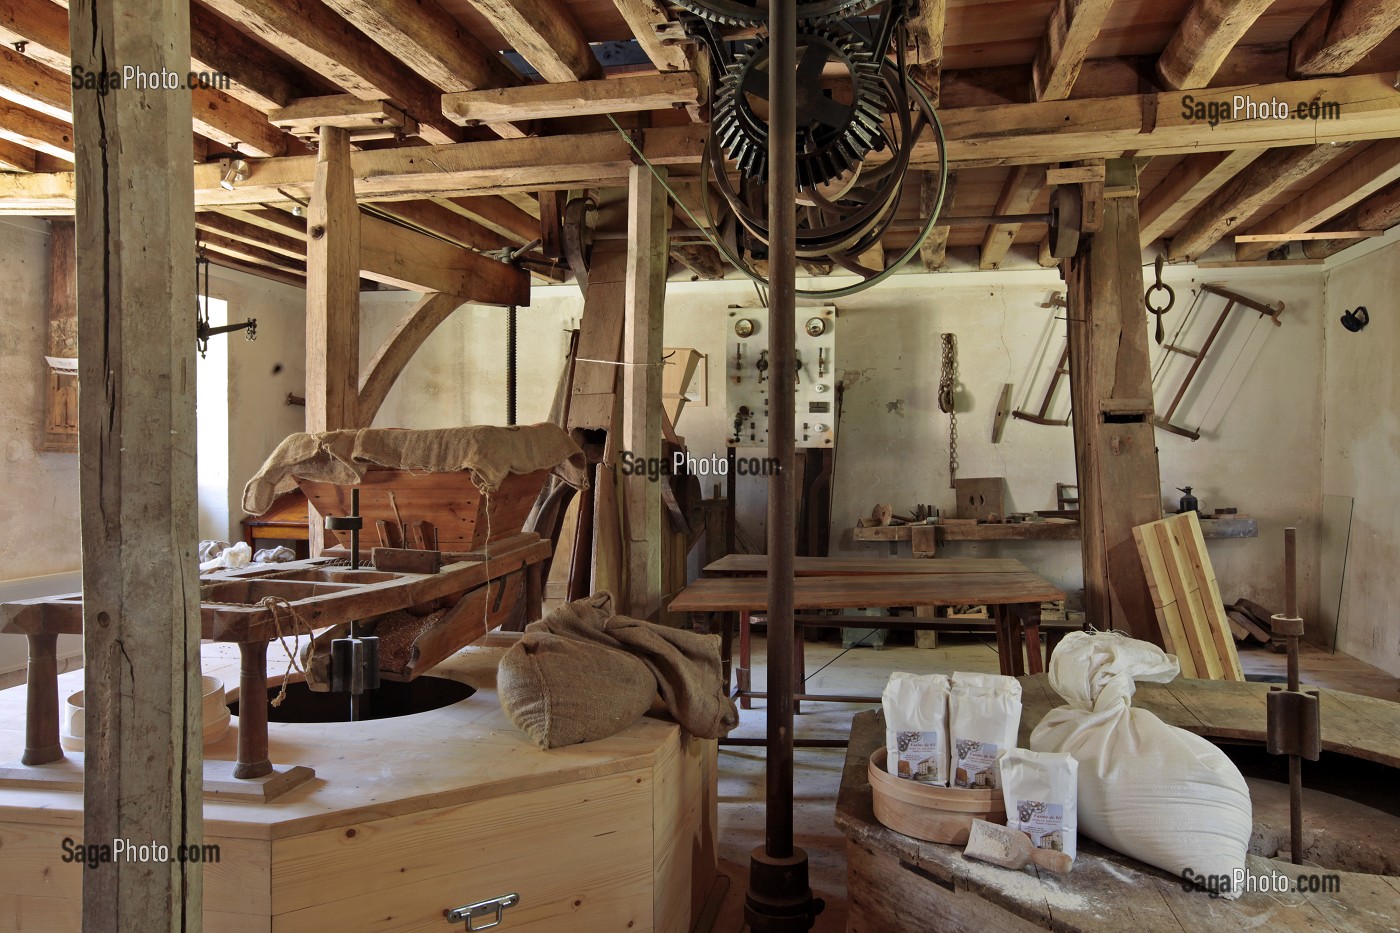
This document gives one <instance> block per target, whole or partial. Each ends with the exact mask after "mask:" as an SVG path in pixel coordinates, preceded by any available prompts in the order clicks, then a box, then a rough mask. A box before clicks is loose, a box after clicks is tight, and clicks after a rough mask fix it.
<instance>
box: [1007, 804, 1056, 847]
mask: <svg viewBox="0 0 1400 933" xmlns="http://www.w3.org/2000/svg"><path fill="white" fill-rule="evenodd" d="M1016 818H1017V819H1018V820H1019V821H1020V824H1021V825H1020V829H1021V832H1023V833H1025V834H1026V835H1027V836H1030V837H1031V842H1032V843H1033V844H1034V845H1035V847H1036V848H1038V849H1054V850H1055V851H1056V852H1063V851H1064V850H1065V832H1064V825H1065V808H1064V804H1059V803H1045V802H1044V801H1043V800H1018V801H1016Z"/></svg>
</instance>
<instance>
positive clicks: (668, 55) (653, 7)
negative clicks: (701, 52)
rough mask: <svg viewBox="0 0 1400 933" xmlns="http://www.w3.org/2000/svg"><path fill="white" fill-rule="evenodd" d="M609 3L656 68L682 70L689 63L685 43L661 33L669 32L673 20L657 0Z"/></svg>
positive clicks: (628, 0) (622, 0)
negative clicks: (671, 39) (615, 8)
mask: <svg viewBox="0 0 1400 933" xmlns="http://www.w3.org/2000/svg"><path fill="white" fill-rule="evenodd" d="M613 4H614V5H615V6H616V7H617V11H618V12H619V13H621V14H622V18H623V19H624V20H626V21H627V28H628V29H630V30H631V31H632V35H634V36H636V37H637V44H638V45H639V46H641V47H642V51H643V52H646V53H647V58H649V59H651V63H652V64H653V65H655V66H656V70H657V71H685V70H687V69H689V68H690V67H691V60H690V58H691V57H690V55H689V54H687V52H686V50H685V46H683V45H681V44H680V43H678V42H673V41H668V38H667V36H664V35H663V33H666V34H667V35H669V34H671V33H673V32H674V30H675V29H676V24H675V23H674V22H673V21H672V20H671V15H670V14H669V13H667V12H666V7H665V6H664V5H662V4H661V3H659V2H658V0H613Z"/></svg>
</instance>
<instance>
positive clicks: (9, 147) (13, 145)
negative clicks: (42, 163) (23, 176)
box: [0, 128, 38, 172]
mask: <svg viewBox="0 0 1400 933" xmlns="http://www.w3.org/2000/svg"><path fill="white" fill-rule="evenodd" d="M3 132H4V130H3V128H0V134H3ZM0 166H4V167H5V168H6V169H9V170H10V171H12V172H32V171H34V170H35V169H36V168H37V167H38V153H36V152H35V151H34V150H33V149H28V148H26V147H25V146H24V145H23V144H21V143H17V142H12V141H10V140H9V139H6V138H5V137H4V136H3V135H0Z"/></svg>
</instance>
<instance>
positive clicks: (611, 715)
mask: <svg viewBox="0 0 1400 933" xmlns="http://www.w3.org/2000/svg"><path fill="white" fill-rule="evenodd" d="M496 690H497V692H498V694H499V695H500V698H501V709H503V710H505V713H506V716H508V717H509V718H510V721H511V722H512V723H514V724H515V727H516V728H518V729H520V730H521V731H522V732H524V733H525V734H526V735H528V736H529V737H530V738H532V739H534V740H535V744H537V745H539V747H540V748H559V747H560V746H564V745H575V744H577V743H579V742H592V741H594V740H596V739H605V738H607V737H608V736H610V735H615V734H616V733H618V732H620V731H622V730H623V729H626V728H627V727H628V726H630V725H631V724H632V723H634V722H636V721H637V720H638V719H640V718H641V717H642V715H643V714H644V713H646V711H647V710H648V709H649V708H650V707H651V702H652V699H653V698H655V696H656V679H655V678H654V677H653V676H652V673H651V670H650V669H649V668H648V667H647V666H646V664H644V663H643V662H642V661H641V660H640V659H639V658H636V657H634V656H633V655H630V654H628V653H627V652H626V651H622V650H620V649H618V648H611V647H608V646H607V645H603V644H600V643H598V642H592V641H584V640H580V639H576V638H569V637H567V636H563V635H556V634H554V633H552V632H526V633H525V634H524V635H523V636H521V639H520V641H519V642H518V643H516V644H515V645H513V646H511V648H510V650H509V651H507V652H506V653H505V655H504V656H503V657H502V658H501V664H500V668H499V669H498V670H497V672H496Z"/></svg>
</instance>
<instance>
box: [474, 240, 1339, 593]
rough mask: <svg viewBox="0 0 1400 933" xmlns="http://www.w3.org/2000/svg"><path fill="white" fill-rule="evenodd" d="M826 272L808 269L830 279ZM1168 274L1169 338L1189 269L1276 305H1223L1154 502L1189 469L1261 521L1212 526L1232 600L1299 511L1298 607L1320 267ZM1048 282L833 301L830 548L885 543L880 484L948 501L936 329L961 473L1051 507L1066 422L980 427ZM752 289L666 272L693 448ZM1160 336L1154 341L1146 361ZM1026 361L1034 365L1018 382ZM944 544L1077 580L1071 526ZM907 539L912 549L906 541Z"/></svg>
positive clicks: (720, 434)
mask: <svg viewBox="0 0 1400 933" xmlns="http://www.w3.org/2000/svg"><path fill="white" fill-rule="evenodd" d="M834 281H836V280H834V279H815V280H810V281H808V282H807V283H806V284H807V285H809V286H811V287H816V288H830V287H832V283H833V282H834ZM1167 281H1168V282H1169V284H1171V285H1172V286H1173V287H1174V288H1175V289H1176V290H1177V295H1178V300H1177V305H1176V308H1175V309H1174V310H1173V312H1172V313H1171V314H1169V315H1168V316H1167V318H1166V325H1167V334H1168V342H1171V341H1172V339H1173V338H1177V339H1179V341H1180V344H1181V345H1183V346H1187V347H1196V346H1199V345H1200V343H1201V342H1202V341H1203V340H1204V339H1205V336H1206V332H1208V330H1209V328H1210V325H1211V324H1212V323H1213V322H1214V320H1215V317H1216V316H1217V315H1218V313H1219V309H1220V308H1221V307H1222V303H1221V302H1220V299H1212V301H1211V302H1210V303H1208V304H1204V305H1203V306H1202V307H1201V308H1199V309H1198V310H1197V312H1196V313H1195V315H1194V316H1193V317H1192V319H1191V325H1190V326H1189V327H1188V328H1187V329H1186V331H1185V333H1182V334H1179V335H1178V334H1177V327H1178V326H1179V323H1180V321H1181V319H1182V315H1183V314H1184V312H1185V311H1186V309H1187V308H1188V306H1189V305H1190V304H1191V301H1192V298H1193V294H1192V292H1193V287H1194V286H1195V285H1197V284H1199V283H1200V282H1202V281H1208V282H1214V283H1218V284H1225V285H1227V286H1228V287H1230V288H1233V289H1234V290H1236V291H1239V292H1241V293H1243V294H1246V295H1248V296H1250V297H1255V298H1260V299H1265V300H1269V301H1276V300H1283V301H1284V302H1285V303H1286V305H1287V307H1286V310H1285V312H1284V314H1283V316H1282V321H1283V326H1282V327H1279V328H1274V327H1273V326H1272V325H1270V324H1269V323H1268V322H1267V321H1263V322H1262V323H1261V322H1260V318H1259V316H1258V315H1256V314H1253V313H1248V314H1243V315H1238V314H1237V315H1236V316H1233V317H1232V318H1231V319H1230V323H1229V324H1228V325H1227V326H1226V327H1225V329H1224V330H1223V331H1222V332H1221V335H1220V337H1219V338H1217V344H1216V347H1215V349H1214V350H1213V351H1212V361H1211V362H1210V363H1209V364H1208V365H1207V367H1206V368H1205V369H1203V371H1202V376H1200V377H1198V379H1199V380H1200V382H1199V387H1198V388H1197V389H1196V390H1194V391H1192V392H1191V393H1189V394H1188V395H1187V396H1186V397H1185V398H1184V399H1183V402H1182V407H1181V409H1180V415H1179V416H1178V420H1179V421H1181V422H1184V423H1187V424H1189V425H1190V426H1192V427H1195V426H1197V425H1200V424H1202V422H1204V432H1203V436H1202V438H1201V439H1200V440H1199V441H1196V442H1191V441H1189V440H1187V439H1185V438H1181V437H1177V436H1174V435H1171V434H1168V433H1166V432H1162V431H1159V432H1158V434H1157V438H1158V447H1159V450H1160V452H1161V477H1162V496H1163V504H1164V506H1165V507H1168V508H1170V509H1172V510H1174V509H1175V507H1176V502H1177V500H1178V499H1179V497H1180V493H1178V492H1176V491H1175V489H1174V487H1176V486H1184V485H1186V484H1188V483H1189V484H1191V485H1193V486H1194V487H1195V491H1196V495H1197V496H1199V497H1200V498H1201V500H1202V506H1203V507H1204V508H1207V509H1214V508H1216V507H1223V506H1234V507H1236V508H1238V509H1239V510H1240V511H1241V513H1247V514H1249V515H1251V516H1253V517H1255V518H1256V519H1258V521H1259V529H1260V537H1259V538H1257V539H1248V540H1213V541H1212V542H1211V544H1210V550H1211V555H1212V561H1213V563H1214V565H1215V568H1216V572H1217V576H1218V578H1219V580H1220V584H1221V589H1222V595H1223V596H1224V597H1225V598H1226V599H1227V600H1231V601H1233V599H1235V598H1236V597H1239V596H1246V597H1249V598H1252V599H1255V600H1258V601H1259V602H1262V603H1264V604H1265V605H1266V606H1271V607H1272V606H1279V607H1280V608H1281V606H1282V587H1283V577H1282V566H1281V552H1282V546H1281V541H1282V535H1283V531H1282V529H1283V528H1284V527H1285V526H1286V525H1296V526H1298V527H1299V528H1300V529H1303V534H1302V539H1301V541H1300V592H1301V594H1302V597H1301V598H1302V599H1303V605H1304V606H1305V607H1313V606H1314V605H1315V603H1316V593H1317V555H1316V548H1315V541H1314V535H1313V534H1312V531H1313V529H1315V527H1316V524H1317V518H1318V512H1319V508H1320V492H1319V490H1320V486H1321V460H1320V455H1319V448H1320V445H1321V428H1320V420H1321V402H1320V395H1321V384H1322V350H1321V347H1320V345H1319V343H1318V341H1317V330H1318V328H1319V326H1320V320H1321V317H1322V285H1321V281H1322V278H1321V275H1320V272H1319V270H1317V269H1303V270H1299V271H1295V272H1292V273H1285V274H1280V273H1278V272H1277V271H1275V270H1268V271H1267V274H1260V272H1259V271H1257V270H1228V271H1223V270H1219V271H1212V270H1199V271H1198V270H1195V269H1194V268H1193V267H1186V268H1183V269H1180V270H1172V271H1171V272H1170V274H1169V275H1168V278H1167ZM800 284H802V283H800ZM1057 290H1058V291H1063V283H1062V282H1060V280H1059V277H1058V275H1057V274H1056V273H1055V272H1053V271H1051V272H1044V271H1036V272H1010V273H968V274H958V275H927V274H911V275H900V276H897V277H895V278H894V279H893V280H892V281H891V282H889V283H887V284H885V285H882V286H880V287H878V288H875V289H872V290H871V291H868V292H865V293H862V294H859V295H856V296H854V297H851V298H846V299H841V300H839V301H836V302H835V304H836V306H837V308H838V313H839V318H838V322H837V333H838V335H839V336H838V338H837V339H838V345H837V351H836V358H837V369H838V370H839V371H840V372H841V375H842V378H843V380H844V382H845V386H846V392H845V397H844V406H843V412H842V418H841V426H840V430H841V434H840V439H839V442H838V451H837V460H836V474H837V475H836V483H835V489H834V495H835V502H834V509H833V535H832V540H833V553H840V554H872V555H875V554H882V553H887V552H888V550H889V546H888V545H884V544H860V543H856V542H855V541H853V540H852V537H851V533H850V529H851V528H852V527H853V526H854V524H855V521H856V519H857V518H858V517H859V516H861V515H863V514H868V512H869V509H870V507H871V506H872V505H874V504H875V503H876V502H891V503H894V504H895V505H896V507H897V508H908V509H912V508H913V507H914V505H915V504H917V503H921V502H922V503H928V504H931V505H934V506H936V507H938V508H940V509H944V510H951V509H952V508H953V499H952V490H951V489H950V488H949V484H948V447H947V443H948V441H947V439H948V419H947V417H946V416H945V415H943V414H942V413H940V412H939V411H938V409H937V398H936V394H937V385H938V377H939V371H940V366H941V362H940V335H941V334H942V333H944V332H947V331H951V332H952V333H955V334H956V335H957V337H958V350H959V368H960V380H959V388H958V424H959V444H958V447H959V457H960V461H961V467H960V470H959V475H960V476H966V477H972V476H1005V477H1006V478H1007V487H1008V493H1009V496H1010V500H1011V508H1012V509H1014V510H1016V511H1032V510H1035V509H1049V508H1054V507H1055V497H1054V494H1055V487H1054V484H1055V482H1056V481H1059V482H1074V478H1075V471H1074V447H1073V439H1072V437H1071V429H1070V428H1068V427H1063V428H1056V427H1044V426H1040V425H1033V424H1030V423H1028V422H1021V421H1015V420H1011V421H1008V423H1007V426H1006V429H1005V433H1004V436H1003V440H1002V442H1001V443H1000V444H992V443H991V430H992V417H993V413H994V411H995V408H996V402H997V398H998V395H999V393H1000V391H1001V386H1002V384H1003V383H1005V382H1010V383H1012V384H1013V386H1014V388H1013V393H1012V398H1013V403H1014V405H1015V406H1018V407H1028V408H1031V409H1034V408H1036V407H1038V405H1039V401H1040V398H1041V396H1042V394H1043V392H1044V385H1045V380H1046V378H1047V374H1048V372H1049V370H1050V369H1051V368H1052V367H1053V365H1054V362H1055V361H1056V359H1058V354H1059V351H1060V349H1061V348H1062V347H1063V340H1064V338H1063V333H1064V331H1063V327H1064V323H1063V322H1062V321H1054V320H1052V318H1053V317H1054V316H1057V315H1058V316H1063V314H1064V312H1063V310H1055V311H1053V312H1052V311H1051V310H1048V309H1045V308H1041V307H1040V304H1041V303H1042V302H1044V301H1046V300H1047V298H1048V297H1049V296H1050V294H1051V293H1052V292H1054V291H1057ZM532 299H533V308H532V312H531V313H532V314H535V315H538V317H537V318H536V320H538V321H539V322H540V324H539V326H540V327H541V328H543V329H544V330H545V331H547V333H545V334H542V335H541V336H542V337H543V338H545V339H548V338H552V337H554V336H556V331H557V330H558V329H559V328H562V327H563V325H564V322H566V321H570V320H577V318H578V316H579V314H580V313H581V310H582V302H581V300H580V299H579V297H578V291H577V289H575V288H574V287H573V286H557V287H541V288H536V289H534V292H533V295H532ZM806 303H807V304H813V305H815V304H820V302H815V301H812V302H806ZM756 304H757V296H756V293H755V291H754V289H753V287H752V286H751V285H749V284H748V283H746V282H739V281H724V282H716V283H684V282H672V283H671V284H670V286H669V288H668V292H667V304H666V333H665V343H666V345H667V346H677V347H678V346H693V347H696V348H697V349H699V350H701V351H702V352H705V353H707V354H709V355H710V360H711V365H710V366H709V370H708V371H709V393H710V405H709V406H708V407H704V408H702V407H698V406H695V405H691V406H688V407H687V408H686V411H685V412H684V413H683V414H682V416H681V418H680V423H679V424H678V425H677V430H678V432H679V433H680V434H681V435H683V436H684V437H685V438H686V441H687V443H688V445H689V446H690V447H691V449H692V450H693V451H694V452H696V453H698V454H704V453H707V452H709V451H720V452H722V451H723V449H724V439H725V437H726V433H727V431H728V424H727V422H728V417H727V415H726V406H725V404H724V391H725V375H726V373H725V362H726V361H725V359H724V357H725V328H726V327H727V318H726V314H725V312H726V310H727V309H728V308H729V306H731V305H748V306H753V305H756ZM1160 352H1161V351H1158V350H1156V348H1155V346H1154V361H1155V360H1156V359H1157V358H1158V356H1159V354H1160ZM1187 363H1189V361H1188V360H1186V358H1184V357H1181V356H1174V358H1173V359H1171V360H1169V361H1168V368H1167V369H1166V370H1165V371H1164V372H1163V374H1162V385H1161V386H1159V388H1158V392H1157V394H1158V398H1159V405H1161V406H1162V407H1165V403H1166V402H1167V401H1169V400H1170V397H1171V394H1174V392H1175V388H1176V386H1177V384H1178V381H1179V379H1180V377H1181V376H1182V375H1183V373H1184V369H1185V366H1186V364H1187ZM1033 364H1034V365H1033ZM482 365H484V363H483V364H482ZM464 366H470V364H469V363H464ZM1032 371H1034V372H1035V373H1036V379H1035V382H1034V384H1033V385H1032V386H1031V387H1030V388H1029V390H1028V388H1027V380H1028V378H1029V374H1030V373H1031V372H1032ZM495 385H499V383H495ZM551 385H552V383H551ZM491 391H493V390H492V384H490V383H488V384H487V385H484V386H482V385H477V386H476V387H475V388H474V392H478V393H479V392H487V393H489V392H491ZM496 391H499V390H498V389H497V390H496ZM1056 398H1057V402H1056V404H1055V406H1054V408H1053V409H1052V414H1054V415H1055V416H1056V417H1064V415H1065V413H1066V412H1067V410H1068V385H1067V384H1066V383H1062V386H1061V388H1060V390H1059V393H1058V394H1057V396H1056ZM706 491H707V494H708V491H709V485H708V484H707V485H706ZM765 496H766V490H765V489H764V487H763V484H762V482H761V481H759V480H753V479H749V480H747V481H741V483H740V495H739V511H740V520H741V522H743V524H744V526H745V527H746V528H747V529H748V530H750V531H751V532H753V534H754V535H755V536H761V535H762V533H763V530H764V507H765V505H764V503H765ZM955 547H956V552H957V553H961V554H965V555H986V556H993V555H1000V556H1008V557H1017V558H1020V559H1022V560H1024V561H1025V562H1026V563H1027V564H1029V565H1030V566H1032V567H1034V568H1035V569H1036V570H1037V571H1039V572H1041V573H1042V574H1044V575H1045V576H1047V577H1049V578H1050V579H1052V580H1054V581H1056V582H1057V583H1058V584H1060V585H1061V586H1063V587H1066V588H1069V589H1078V588H1080V587H1081V586H1082V570H1081V563H1080V557H1079V552H1078V548H1077V547H1076V546H1075V545H1074V544H1071V543H1064V542H1036V543H1031V542H1017V543H1000V544H983V545H976V544H962V545H957V546H955ZM903 553H905V554H907V553H908V551H907V546H904V551H903Z"/></svg>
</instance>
